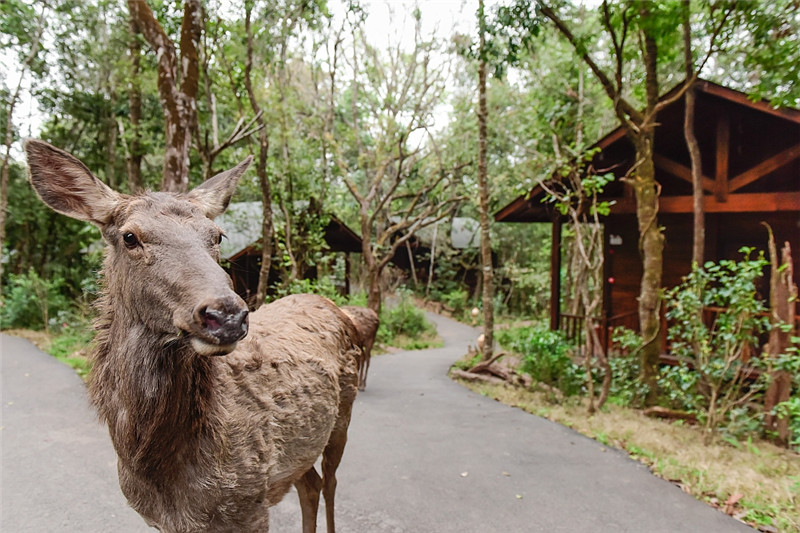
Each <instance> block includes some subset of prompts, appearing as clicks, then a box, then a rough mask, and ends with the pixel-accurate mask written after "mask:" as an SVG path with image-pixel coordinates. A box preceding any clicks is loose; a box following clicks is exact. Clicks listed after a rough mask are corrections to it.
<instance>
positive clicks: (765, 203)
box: [608, 192, 800, 216]
mask: <svg viewBox="0 0 800 533" xmlns="http://www.w3.org/2000/svg"><path fill="white" fill-rule="evenodd" d="M608 200H609V201H613V202H615V203H614V205H612V206H611V214H612V215H626V214H635V213H636V202H634V201H631V200H630V199H629V198H608ZM704 203H705V207H704V209H705V212H706V213H761V212H766V213H774V212H791V213H792V214H794V215H795V216H798V212H800V192H765V193H747V194H731V195H728V199H727V201H725V202H720V201H719V200H717V199H716V198H715V197H714V196H706V197H705V198H704ZM692 211H693V203H692V197H691V196H662V197H661V198H659V208H658V212H659V213H678V214H680V213H691V212H692Z"/></svg>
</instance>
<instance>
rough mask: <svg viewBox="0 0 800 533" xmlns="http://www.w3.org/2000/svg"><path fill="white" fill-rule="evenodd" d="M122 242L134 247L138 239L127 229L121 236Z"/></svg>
mask: <svg viewBox="0 0 800 533" xmlns="http://www.w3.org/2000/svg"><path fill="white" fill-rule="evenodd" d="M122 242H124V243H125V246H127V247H128V248H129V249H130V248H135V247H136V246H137V245H138V244H139V239H137V238H136V235H134V234H133V233H131V232H130V231H129V232H127V233H125V234H124V235H123V236H122Z"/></svg>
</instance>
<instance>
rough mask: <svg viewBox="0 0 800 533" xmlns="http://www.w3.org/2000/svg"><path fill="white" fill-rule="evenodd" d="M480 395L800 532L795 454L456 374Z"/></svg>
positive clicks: (799, 469) (749, 516) (750, 515)
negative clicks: (705, 439) (711, 438)
mask: <svg viewBox="0 0 800 533" xmlns="http://www.w3.org/2000/svg"><path fill="white" fill-rule="evenodd" d="M459 382H460V383H462V384H463V385H464V386H465V387H468V388H470V389H472V390H474V391H475V392H478V393H479V394H482V395H484V396H487V397H490V398H493V399H495V400H497V401H499V402H502V403H504V404H506V405H510V406H514V407H518V408H520V409H523V410H524V411H527V412H529V413H532V414H535V415H538V416H542V417H544V418H547V419H549V420H552V421H554V422H558V423H560V424H563V425H565V426H568V427H570V428H572V429H574V430H575V431H577V432H579V433H582V434H583V435H586V436H588V437H591V438H594V439H596V440H598V442H600V443H602V444H603V445H606V446H613V447H616V448H620V449H622V450H625V451H627V452H628V454H629V455H630V456H631V457H632V458H634V459H636V460H638V461H640V462H642V463H644V464H646V465H648V466H649V467H650V470H651V471H652V472H653V473H654V474H656V475H658V476H659V477H662V478H664V479H666V480H669V481H671V482H673V483H675V484H677V485H678V486H679V487H681V489H683V490H684V491H685V492H687V493H689V494H691V495H693V496H694V497H696V498H697V499H699V500H702V501H705V502H706V503H708V504H710V505H712V506H714V507H719V508H724V507H725V503H726V502H728V501H729V499H731V501H733V500H735V499H736V498H737V497H738V498H741V499H739V500H738V502H736V503H735V504H734V505H733V506H732V507H733V508H732V509H730V511H731V512H730V514H732V515H733V516H734V517H736V518H738V519H740V520H743V521H745V522H748V523H750V524H751V525H753V526H755V527H759V526H760V527H767V530H768V531H796V532H800V456H798V455H797V454H795V453H793V452H790V451H788V450H786V449H783V448H779V447H776V446H774V445H772V444H770V443H768V442H764V441H750V442H748V443H744V444H742V445H740V446H739V447H734V446H731V445H729V444H727V443H724V442H721V441H720V442H716V443H713V444H710V445H708V446H704V445H703V443H702V432H701V431H700V430H699V429H696V428H693V427H691V426H688V425H685V424H672V423H668V422H664V421H661V420H656V419H651V418H647V417H645V416H644V415H642V414H641V413H640V412H639V411H636V410H634V409H628V408H624V407H619V406H616V405H610V404H607V405H606V407H604V408H603V410H602V411H601V412H598V413H595V414H594V415H593V416H587V414H586V406H585V404H584V402H583V400H581V399H578V398H567V399H565V400H564V401H562V402H561V403H557V404H554V403H550V402H548V401H547V395H546V394H545V393H542V392H531V391H528V390H524V389H520V388H515V387H511V386H510V385H492V384H480V383H468V382H464V381H459ZM769 528H774V529H769Z"/></svg>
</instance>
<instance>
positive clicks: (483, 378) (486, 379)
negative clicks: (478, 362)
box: [450, 368, 507, 385]
mask: <svg viewBox="0 0 800 533" xmlns="http://www.w3.org/2000/svg"><path fill="white" fill-rule="evenodd" d="M450 375H451V376H452V377H454V378H458V379H463V380H465V381H472V382H476V381H480V382H483V383H491V384H492V385H505V384H506V383H507V382H506V381H505V380H504V379H501V378H498V377H495V376H491V375H488V376H487V375H486V374H475V373H473V372H468V371H466V370H459V369H458V368H453V369H451V370H450Z"/></svg>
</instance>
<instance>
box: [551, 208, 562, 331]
mask: <svg viewBox="0 0 800 533" xmlns="http://www.w3.org/2000/svg"><path fill="white" fill-rule="evenodd" d="M551 246H552V248H551V250H550V329H551V330H554V331H557V330H558V329H559V327H560V325H561V217H560V216H559V215H558V213H555V214H554V215H553V225H552V237H551Z"/></svg>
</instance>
